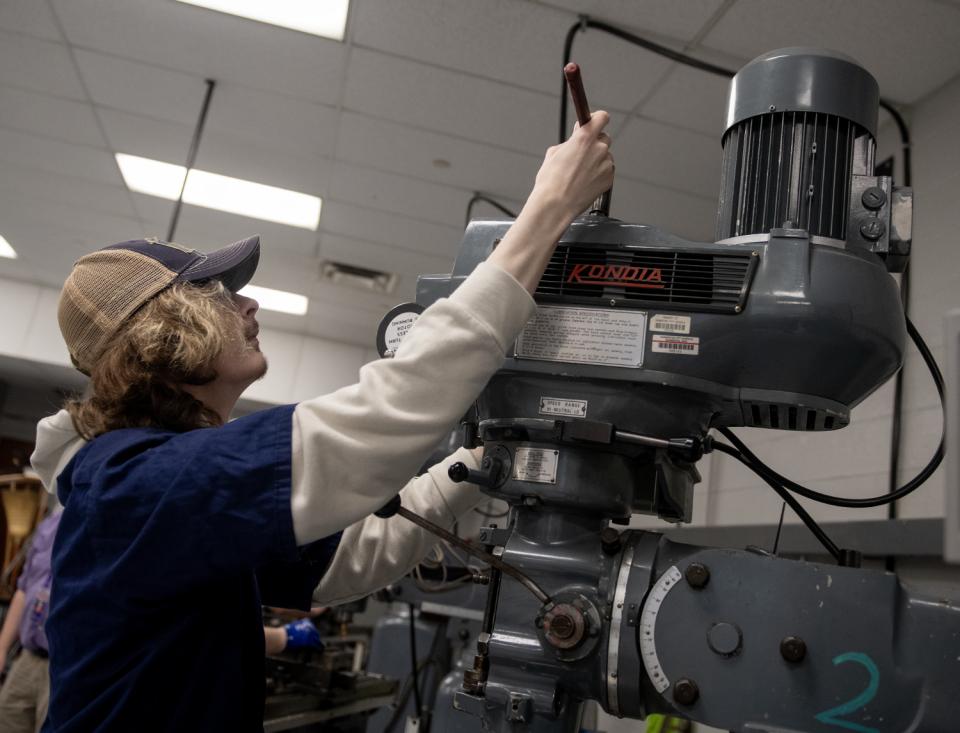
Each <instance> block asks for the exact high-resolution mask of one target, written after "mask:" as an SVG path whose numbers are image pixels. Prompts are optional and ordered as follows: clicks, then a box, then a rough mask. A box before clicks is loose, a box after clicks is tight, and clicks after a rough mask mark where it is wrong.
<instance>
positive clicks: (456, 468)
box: [447, 462, 470, 484]
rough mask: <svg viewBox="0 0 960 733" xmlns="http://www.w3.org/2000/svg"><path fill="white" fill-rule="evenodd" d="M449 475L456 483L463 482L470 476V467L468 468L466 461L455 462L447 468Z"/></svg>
mask: <svg viewBox="0 0 960 733" xmlns="http://www.w3.org/2000/svg"><path fill="white" fill-rule="evenodd" d="M447 475H448V476H449V477H450V480H451V481H453V482H454V483H457V484H459V483H461V482H463V481H466V480H467V478H468V477H469V476H470V469H469V468H467V464H466V463H460V462H458V463H454V464H453V465H452V466H450V468H448V469H447Z"/></svg>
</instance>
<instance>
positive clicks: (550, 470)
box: [513, 448, 560, 484]
mask: <svg viewBox="0 0 960 733" xmlns="http://www.w3.org/2000/svg"><path fill="white" fill-rule="evenodd" d="M559 455H560V451H557V450H543V449H542V448H517V455H516V461H514V464H513V477H514V478H515V479H518V480H520V481H536V482H537V483H539V484H555V483H557V456H559Z"/></svg>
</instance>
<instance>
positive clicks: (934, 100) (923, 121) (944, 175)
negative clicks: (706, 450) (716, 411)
mask: <svg viewBox="0 0 960 733" xmlns="http://www.w3.org/2000/svg"><path fill="white" fill-rule="evenodd" d="M904 116H905V118H906V120H907V124H908V126H909V128H910V133H911V138H912V141H913V145H912V151H913V171H912V174H913V187H914V191H915V211H914V234H913V253H912V255H911V268H912V274H911V298H910V306H909V309H910V310H909V312H910V318H911V320H912V321H913V323H914V324H915V325H916V327H917V329H918V330H919V332H920V334H921V335H922V336H923V338H924V340H925V341H926V343H927V345H928V346H929V347H930V350H931V351H932V353H933V355H934V357H935V358H936V359H937V360H938V361H942V358H943V333H942V330H943V326H942V321H943V315H944V313H945V312H946V311H947V310H950V309H952V308H957V307H960V256H958V254H960V253H958V248H960V234H958V230H960V228H958V227H957V225H956V221H957V219H956V213H955V209H954V207H955V206H956V202H957V201H958V200H960V137H958V135H957V120H958V119H960V77H958V78H954V79H953V80H952V81H950V82H949V83H947V84H946V85H944V86H943V87H941V88H940V89H939V90H937V91H936V92H934V93H933V94H931V95H930V96H929V97H927V98H925V99H923V100H922V101H921V102H919V103H918V104H916V105H914V106H913V107H912V108H911V109H910V110H908V111H907V114H905V115H904ZM884 118H885V119H886V121H887V122H886V124H884V125H883V127H882V128H881V130H880V131H879V133H878V151H877V160H883V159H885V158H887V157H888V156H890V155H893V154H895V155H896V159H897V163H896V170H895V174H894V180H895V183H897V184H902V183H903V170H902V162H901V155H900V147H901V146H900V137H899V133H898V131H897V129H896V126H895V125H894V124H893V122H892V120H891V119H890V118H889V117H888V116H886V114H885V113H884V114H882V117H881V119H882V120H883V119H884ZM904 374H905V376H904V381H905V390H904V403H903V404H904V417H903V442H902V449H901V475H900V485H902V484H903V483H904V482H906V481H907V480H909V479H910V478H912V477H913V476H914V475H916V473H917V472H919V471H920V469H921V468H922V467H923V466H924V465H925V464H926V463H927V461H928V460H929V459H930V457H931V456H932V455H933V454H934V451H935V450H936V448H937V444H938V442H939V439H940V430H941V424H942V422H941V412H940V403H939V399H938V397H937V393H936V390H935V388H934V386H933V381H932V379H931V377H930V374H929V372H928V371H927V369H926V367H925V366H924V364H923V361H922V359H921V358H920V355H919V353H918V352H917V350H916V349H915V348H914V347H913V346H912V345H911V346H910V347H909V348H908V354H907V360H906V366H905V373H904ZM892 414H893V382H892V381H891V382H889V383H888V384H887V385H885V386H884V387H882V388H881V389H880V390H878V391H877V392H875V393H874V394H873V395H871V396H870V397H868V398H867V399H866V400H865V401H864V402H863V403H862V404H861V405H859V406H858V407H856V408H855V409H854V410H853V414H852V420H851V424H850V425H849V426H848V427H846V428H844V429H843V430H842V431H840V432H837V433H819V434H818V433H810V434H805V433H788V432H786V431H775V430H760V429H753V428H741V429H738V430H737V431H736V432H737V433H738V435H739V436H740V437H741V439H742V440H743V441H744V442H746V443H747V445H748V446H749V447H750V448H751V449H753V450H754V452H755V453H756V454H757V455H758V456H759V457H760V458H761V459H763V460H764V461H765V462H767V463H768V464H769V465H770V466H772V467H773V468H774V469H775V470H777V471H779V472H780V473H782V474H783V475H785V476H787V477H789V478H792V479H793V480H795V481H797V482H799V483H801V484H803V485H805V486H808V487H810V488H812V489H815V490H817V491H821V492H826V493H831V494H838V495H843V496H848V497H867V496H874V495H878V494H883V493H885V492H886V491H887V490H888V476H889V464H890V439H891V422H892ZM699 468H700V472H701V474H702V475H703V479H704V481H703V483H702V484H700V485H699V486H698V487H697V497H696V500H695V510H694V524H715V525H735V524H767V523H776V522H777V520H778V519H779V516H780V508H781V505H782V502H781V500H780V499H779V497H777V495H776V494H774V493H773V491H772V490H770V489H769V488H768V487H767V486H766V485H765V484H762V483H761V482H760V481H759V479H757V478H756V477H755V476H754V474H752V473H751V472H749V471H748V470H747V469H746V468H744V467H742V466H741V465H740V464H739V463H737V462H735V461H734V460H733V459H732V458H730V457H727V456H724V455H722V454H714V455H713V456H709V457H707V458H705V459H704V460H703V461H701V462H700V464H699ZM801 501H802V502H803V503H804V505H805V506H806V508H807V509H808V511H809V512H810V513H811V514H812V515H813V516H814V518H815V519H817V520H825V521H848V520H860V519H880V518H884V517H886V516H887V508H886V507H877V508H874V509H865V510H852V509H842V508H836V507H828V506H824V505H821V504H816V503H813V502H808V501H806V500H801ZM898 510H899V516H901V517H904V518H913V517H939V516H943V513H944V478H943V470H942V469H941V470H938V471H937V473H935V474H934V475H933V476H932V477H931V478H930V479H929V480H928V481H927V482H926V483H925V484H924V485H923V486H922V487H921V488H920V489H918V490H917V491H916V492H914V493H913V494H911V495H910V496H908V497H906V498H905V499H904V500H902V501H901V502H899V506H898ZM785 521H786V522H799V519H798V518H797V517H796V516H795V515H793V513H792V512H790V511H789V510H788V511H787V513H786V518H785ZM634 526H642V527H657V528H662V527H663V523H662V522H659V520H655V519H652V518H647V517H644V518H640V517H636V518H635V521H634Z"/></svg>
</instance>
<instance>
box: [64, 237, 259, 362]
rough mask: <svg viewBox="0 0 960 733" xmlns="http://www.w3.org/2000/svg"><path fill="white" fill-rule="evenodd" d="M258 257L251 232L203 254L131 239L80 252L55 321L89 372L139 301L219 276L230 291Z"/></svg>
mask: <svg viewBox="0 0 960 733" xmlns="http://www.w3.org/2000/svg"><path fill="white" fill-rule="evenodd" d="M259 261H260V237H259V235H255V236H253V237H249V238H247V239H244V240H242V241H239V242H235V243H233V244H231V245H228V246H226V247H223V248H222V249H218V250H216V251H214V252H211V253H210V254H203V253H202V252H198V251H197V250H195V249H191V248H189V247H184V246H183V245H180V244H176V243H174V242H164V241H162V240H159V239H157V238H156V237H153V238H151V239H131V240H129V241H127V242H120V243H119V244H113V245H110V246H109V247H104V248H103V249H101V250H98V251H97V252H93V253H91V254H88V255H85V256H84V257H81V258H80V259H79V260H77V261H76V262H75V263H74V265H73V272H71V273H70V276H69V277H68V278H67V281H66V282H65V283H64V285H63V290H62V291H61V292H60V303H59V305H58V307H57V320H58V321H59V322H60V333H62V334H63V340H64V341H66V343H67V350H68V351H69V352H70V359H71V361H72V362H73V365H74V366H75V367H76V368H77V369H79V370H80V371H81V372H83V373H84V374H87V375H89V374H90V371H91V369H92V368H93V365H94V364H96V362H97V359H99V358H100V356H101V355H102V354H103V351H104V349H105V348H106V346H107V342H109V341H110V338H111V337H112V336H113V335H114V334H115V333H116V332H117V331H118V330H119V328H120V326H122V325H123V323H124V322H125V321H126V320H127V319H128V318H129V317H130V316H132V315H133V314H134V313H135V312H136V311H137V310H138V309H139V308H140V307H141V306H142V305H143V304H144V303H146V302H147V301H148V300H150V299H151V298H152V297H154V296H155V295H157V293H159V292H160V291H161V290H163V289H164V288H166V287H168V286H170V285H172V284H173V283H178V282H199V281H203V280H210V279H217V280H220V281H221V282H222V283H223V285H224V287H226V288H227V289H228V290H229V291H230V292H232V293H235V292H236V291H238V290H240V289H241V288H242V287H243V286H244V285H246V284H247V283H248V282H250V279H251V278H252V277H253V274H254V272H256V270H257V264H258V262H259Z"/></svg>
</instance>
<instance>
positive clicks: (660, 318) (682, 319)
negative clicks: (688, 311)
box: [650, 313, 690, 333]
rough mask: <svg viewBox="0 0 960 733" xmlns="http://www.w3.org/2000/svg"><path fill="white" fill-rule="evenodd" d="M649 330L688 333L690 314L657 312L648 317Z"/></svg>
mask: <svg viewBox="0 0 960 733" xmlns="http://www.w3.org/2000/svg"><path fill="white" fill-rule="evenodd" d="M650 330H651V331H666V332H667V333H690V316H665V315H663V314H660V313H658V314H657V315H655V316H654V317H653V318H651V319H650Z"/></svg>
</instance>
